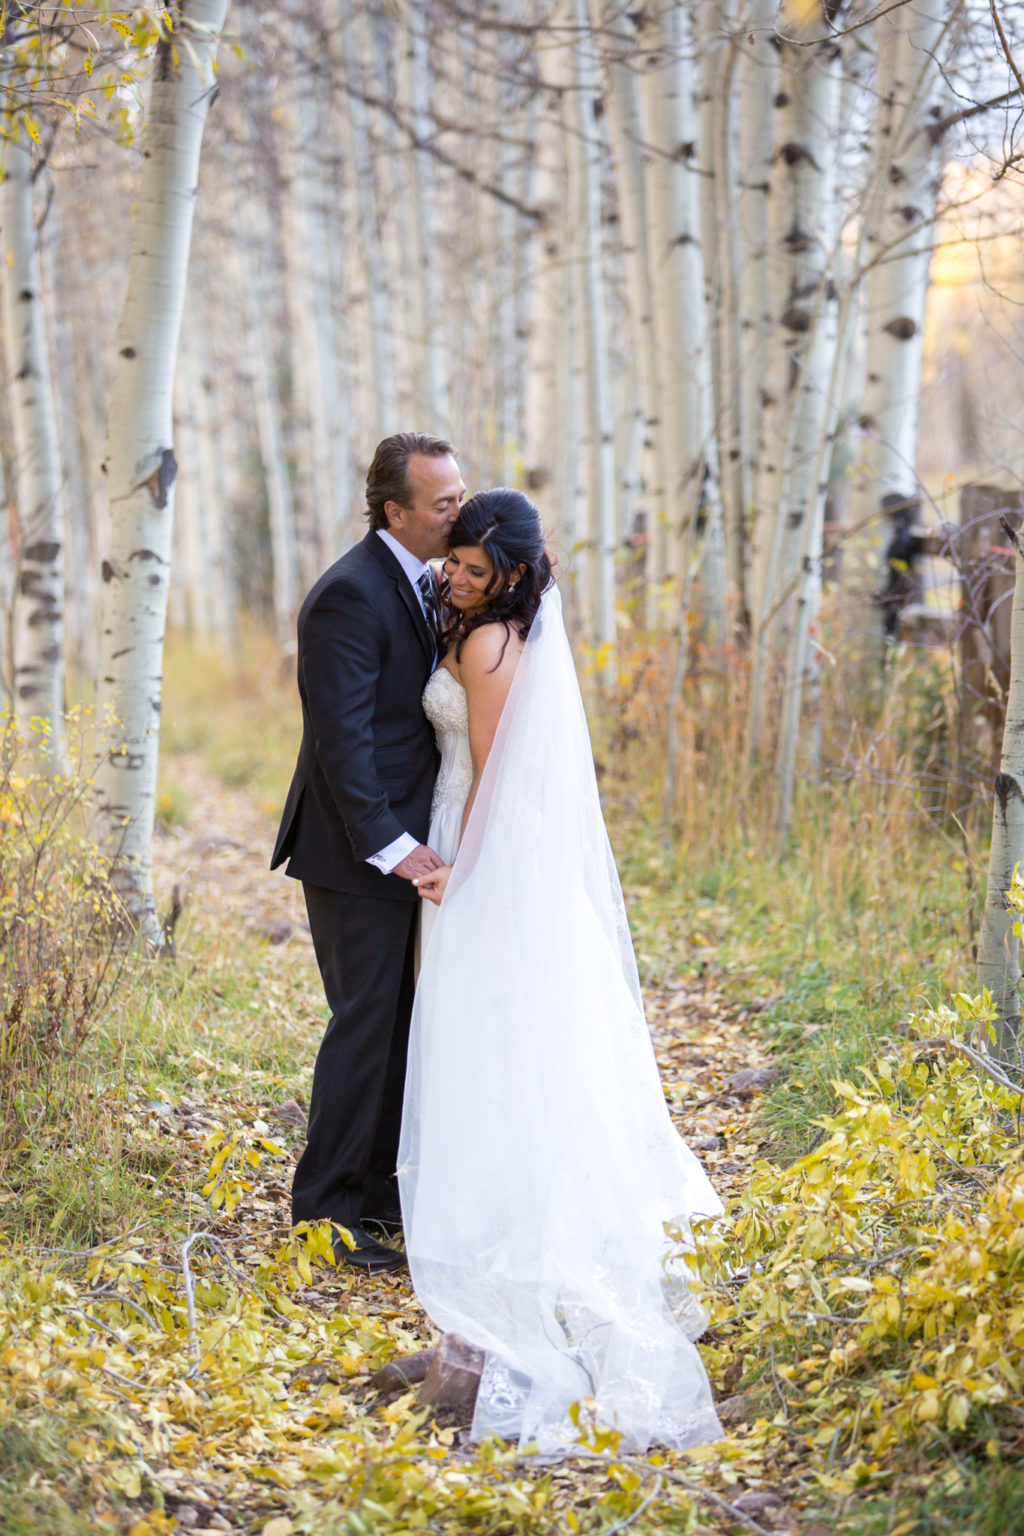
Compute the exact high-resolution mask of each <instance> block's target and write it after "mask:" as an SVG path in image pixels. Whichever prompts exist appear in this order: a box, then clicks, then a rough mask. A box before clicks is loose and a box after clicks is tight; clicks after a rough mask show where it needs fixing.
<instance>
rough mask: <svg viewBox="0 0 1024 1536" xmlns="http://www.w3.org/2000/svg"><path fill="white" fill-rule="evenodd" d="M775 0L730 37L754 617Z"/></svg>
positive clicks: (767, 328)
mask: <svg viewBox="0 0 1024 1536" xmlns="http://www.w3.org/2000/svg"><path fill="white" fill-rule="evenodd" d="M777 9H778V4H777V0H749V3H748V4H747V6H746V8H745V9H744V11H743V14H742V26H741V27H740V30H739V33H738V35H737V39H736V46H737V48H738V50H739V55H738V59H737V65H736V96H737V101H738V104H739V105H738V113H737V116H738V124H737V147H736V161H737V167H738V177H737V189H738V190H737V200H736V221H737V225H738V243H739V256H740V259H739V294H738V298H739V344H740V388H741V390H742V392H743V404H742V419H743V427H744V444H743V448H744V456H745V459H746V489H747V494H748V496H749V498H750V511H749V541H750V560H749V571H748V583H749V585H748V598H749V602H750V609H751V620H752V622H753V620H754V618H755V616H756V615H757V613H758V611H759V593H760V581H759V573H758V569H757V566H758V553H757V552H758V546H759V543H760V541H761V539H762V538H763V530H764V526H765V522H766V519H767V517H768V515H769V509H768V508H766V507H764V506H762V505H761V502H760V500H759V490H760V476H761V466H762V460H763V457H764V455H765V453H766V452H768V451H770V448H769V444H768V441H767V433H766V412H767V408H768V403H769V397H768V388H767V377H766V376H767V373H768V368H769V352H770V343H771V337H772V329H773V315H772V297H771V295H772V288H771V275H770V272H769V270H768V249H769V223H768V204H769V193H770V188H771V175H772V133H773V113H774V105H773V101H774V96H775V86H776V78H777V54H776V49H775V43H774V22H775V13H776V11H777Z"/></svg>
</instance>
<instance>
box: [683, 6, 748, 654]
mask: <svg viewBox="0 0 1024 1536" xmlns="http://www.w3.org/2000/svg"><path fill="white" fill-rule="evenodd" d="M694 25H695V30H696V42H697V48H698V56H699V65H698V69H699V75H698V97H697V103H698V111H697V119H698V121H697V153H698V164H699V167H700V230H701V245H702V248H703V252H704V293H705V304H706V306H707V317H708V320H707V323H708V353H709V359H710V364H711V385H712V400H713V403H714V423H715V429H716V435H717V438H718V444H719V462H720V471H721V480H720V495H721V504H720V507H718V506H716V507H711V508H708V509H707V510H706V513H705V518H706V527H707V534H706V537H705V540H704V547H703V549H702V551H701V564H702V587H703V590H704V607H705V611H706V629H707V633H708V635H709V638H711V639H712V640H713V641H714V642H716V643H717V644H718V645H723V644H724V643H725V640H726V638H727V636H728V632H729V591H730V587H732V588H733V590H735V586H736V580H737V574H738V565H737V561H738V560H741V559H742V556H741V554H740V553H739V552H740V551H741V550H742V544H743V538H742V524H743V489H742V474H741V469H742V448H741V442H742V426H741V422H740V419H739V409H740V395H739V379H738V377H737V368H736V364H737V361H738V359H737V357H736V354H735V347H734V342H735V339H736V338H735V330H734V325H733V320H734V317H735V304H734V302H733V295H732V269H731V261H730V256H731V227H730V226H731V212H730V213H729V215H728V216H727V217H726V216H725V209H726V203H727V200H729V199H731V196H732V187H731V185H730V184H729V176H730V169H731V166H730V160H729V157H728V156H727V155H726V154H724V153H723V143H724V142H725V140H726V139H727V138H728V136H729V134H730V133H731V130H732V121H731V117H732V71H733V64H734V52H733V47H732V43H731V40H730V39H729V37H728V30H729V25H730V18H729V13H728V10H727V7H726V6H725V5H724V4H723V3H722V0H706V3H704V4H702V5H700V6H698V7H697V10H696V19H695V23H694ZM723 218H725V222H723ZM734 552H735V553H734Z"/></svg>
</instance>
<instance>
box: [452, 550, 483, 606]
mask: <svg viewBox="0 0 1024 1536" xmlns="http://www.w3.org/2000/svg"><path fill="white" fill-rule="evenodd" d="M444 573H445V575H446V576H447V578H448V591H449V596H450V600H451V605H452V607H453V608H457V609H458V610H459V612H460V613H479V611H480V609H481V608H485V607H486V606H487V588H488V586H489V584H490V580H491V577H492V576H493V575H494V567H493V565H492V564H491V561H490V556H489V555H488V553H487V551H486V550H485V549H476V548H467V547H466V546H464V545H461V546H459V547H458V548H456V549H450V550H449V551H448V558H447V559H446V560H445V562H444Z"/></svg>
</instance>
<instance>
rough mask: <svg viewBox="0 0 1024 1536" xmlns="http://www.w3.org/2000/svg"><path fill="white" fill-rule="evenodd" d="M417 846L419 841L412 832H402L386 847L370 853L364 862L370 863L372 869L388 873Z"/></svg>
mask: <svg viewBox="0 0 1024 1536" xmlns="http://www.w3.org/2000/svg"><path fill="white" fill-rule="evenodd" d="M418 847H419V843H418V842H417V841H416V839H415V838H414V837H413V835H412V833H411V832H403V833H402V835H401V837H396V838H395V840H394V842H393V843H388V845H387V847H386V848H382V849H381V850H380V852H379V853H371V854H370V857H369V858H368V859H367V860H366V863H367V864H372V865H373V867H374V869H379V870H380V872H381V874H382V875H390V873H391V871H392V870H393V869H394V867H395V865H396V864H401V862H402V860H403V859H404V858H406V857H407V856H408V855H409V854H410V853H412V851H413V849H414V848H418Z"/></svg>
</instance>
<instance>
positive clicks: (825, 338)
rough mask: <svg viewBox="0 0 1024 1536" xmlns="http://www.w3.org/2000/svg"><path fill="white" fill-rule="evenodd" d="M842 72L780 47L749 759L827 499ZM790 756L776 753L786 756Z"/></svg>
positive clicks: (826, 51)
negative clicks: (767, 498)
mask: <svg viewBox="0 0 1024 1536" xmlns="http://www.w3.org/2000/svg"><path fill="white" fill-rule="evenodd" d="M790 25H791V26H794V27H795V26H796V24H795V23H791V24H790ZM807 25H809V26H810V27H814V26H815V25H816V23H815V20H814V19H813V18H808V22H807ZM840 63H841V61H840V56H839V52H838V49H836V48H835V47H834V45H833V44H832V43H825V44H821V45H818V47H816V48H810V47H807V48H804V47H802V46H801V45H800V43H799V39H798V35H797V33H796V32H795V33H794V40H793V41H791V42H789V41H787V42H784V43H782V45H781V47H780V68H779V80H778V93H777V98H776V99H777V101H778V103H779V109H778V111H777V113H776V141H775V142H776V153H775V168H776V176H775V177H774V178H773V182H772V192H771V198H772V227H771V233H772V237H773V243H775V250H774V252H773V258H774V261H775V262H776V263H777V267H776V272H777V275H778V283H777V286H776V287H775V289H774V293H775V298H776V301H777V302H779V303H780V305H781V307H780V308H779V310H778V311H777V314H776V326H777V327H778V340H777V343H776V347H775V349H774V350H775V366H774V368H773V370H772V377H771V388H772V389H773V391H775V390H781V391H783V394H782V400H781V402H779V403H777V404H776V406H775V408H774V410H773V412H772V415H771V418H770V420H771V426H772V431H773V433H774V435H775V436H776V439H777V440H779V439H781V441H782V444H783V453H782V459H781V464H780V466H779V472H778V475H777V477H775V476H772V477H771V478H769V477H767V476H765V477H763V478H762V491H764V490H765V488H766V485H767V486H770V487H771V494H772V496H773V502H774V504H773V505H771V506H770V508H769V521H768V523H767V526H766V527H765V541H764V544H763V546H762V548H763V550H764V558H763V564H762V567H761V579H760V583H759V610H758V613H757V616H756V627H755V643H754V658H753V667H752V673H751V690H750V700H749V717H748V721H747V751H748V756H749V757H750V758H751V759H753V758H754V757H755V756H756V755H757V753H758V752H759V751H760V748H761V734H762V719H763V714H762V711H763V707H764V703H765V694H766V690H767V687H768V684H769V675H770V674H769V663H770V662H771V661H772V660H775V661H777V662H781V663H782V664H785V662H786V658H787V657H789V656H790V642H791V639H792V635H793V624H794V615H795V614H796V613H797V612H798V604H797V603H796V601H795V598H796V592H797V589H798V586H799V576H798V571H799V566H800V561H801V559H806V558H810V559H812V560H813V559H816V558H817V553H816V551H815V550H814V549H813V548H811V547H809V546H808V543H807V537H806V534H807V519H808V516H809V515H811V509H813V508H814V506H815V505H816V502H815V497H816V496H817V495H818V494H819V491H820V493H821V494H824V491H823V488H822V487H819V486H818V484H817V482H816V479H815V477H816V475H818V474H819V472H820V471H819V468H818V450H819V447H820V444H821V441H822V438H823V434H824V433H825V431H826V422H827V420H828V418H829V409H830V406H831V405H832V404H834V402H833V401H832V399H831V397H830V394H829V390H830V387H832V386H831V385H830V380H833V379H834V374H833V360H834V353H835V346H836V290H835V287H834V284H833V281H832V279H833V273H834V264H835V254H836V247H837V243H838V236H839V228H838V217H837V200H836V159H835V155H836V144H837V138H838V126H839V125H838V114H839V101H840V84H841V74H840ZM776 242H777V243H776ZM784 374H785V375H788V377H784ZM787 386H788V387H787ZM779 404H781V406H782V410H781V412H780V410H779ZM780 416H781V419H780ZM826 470H827V465H826ZM799 612H800V614H801V615H802V617H801V620H800V622H804V621H806V622H807V623H808V624H809V623H811V622H812V621H813V619H814V618H816V616H817V614H816V611H815V613H814V614H813V615H811V614H808V613H807V612H806V610H805V609H802V608H801V609H799ZM800 643H801V644H802V641H801V642H800ZM790 745H792V744H787V745H786V746H785V747H784V748H782V747H780V751H782V753H783V756H787V755H788V752H789V750H790ZM794 750H795V747H794Z"/></svg>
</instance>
